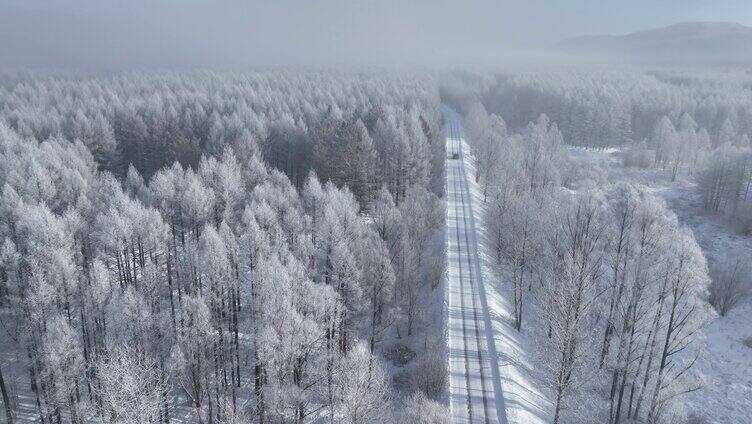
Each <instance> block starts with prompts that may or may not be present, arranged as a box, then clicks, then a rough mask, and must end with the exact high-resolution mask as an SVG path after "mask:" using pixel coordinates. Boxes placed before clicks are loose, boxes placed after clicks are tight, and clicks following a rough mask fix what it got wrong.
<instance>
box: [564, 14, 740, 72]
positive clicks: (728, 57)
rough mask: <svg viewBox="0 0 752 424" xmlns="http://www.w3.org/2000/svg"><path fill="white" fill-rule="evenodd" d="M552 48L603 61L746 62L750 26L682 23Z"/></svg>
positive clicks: (566, 42) (588, 38)
mask: <svg viewBox="0 0 752 424" xmlns="http://www.w3.org/2000/svg"><path fill="white" fill-rule="evenodd" d="M553 48H554V49H555V50H558V51H559V52H562V53H565V54H579V55H585V56H590V57H591V58H593V59H601V60H606V61H625V62H638V63H683V64H749V63H752V27H748V26H745V25H742V24H739V23H736V22H682V23H678V24H673V25H669V26H666V27H661V28H654V29H649V30H644V31H637V32H632V33H628V34H624V35H606V34H603V35H583V36H578V37H573V38H568V39H565V40H562V41H561V42H559V43H557V44H555V45H554V46H553Z"/></svg>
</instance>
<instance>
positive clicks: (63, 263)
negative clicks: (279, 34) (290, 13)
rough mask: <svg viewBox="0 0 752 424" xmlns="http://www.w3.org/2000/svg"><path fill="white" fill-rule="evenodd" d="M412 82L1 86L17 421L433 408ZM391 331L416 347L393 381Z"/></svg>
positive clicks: (430, 271)
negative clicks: (25, 399)
mask: <svg viewBox="0 0 752 424" xmlns="http://www.w3.org/2000/svg"><path fill="white" fill-rule="evenodd" d="M417 81H418V80H417V79H414V78H410V77H401V76H392V77H389V78H381V77H374V76H367V75H362V76H345V75H333V76H326V75H324V74H294V73H282V74H281V75H276V76H275V75H272V74H251V75H232V74H195V75H181V74H166V75H156V76H155V75H149V76H147V75H140V74H128V75H119V76H109V77H99V78H93V79H78V78H76V77H66V78H55V77H53V78H40V79H29V80H24V81H22V82H19V83H18V84H16V85H13V86H12V87H11V88H5V89H3V90H4V91H2V92H0V105H1V106H0V109H1V110H2V112H1V115H2V119H3V120H4V121H5V122H7V125H5V124H3V125H0V187H2V194H1V196H2V197H1V198H0V240H2V243H1V244H0V246H1V249H0V311H1V312H2V320H3V322H4V324H6V323H7V325H6V330H8V333H7V334H8V336H7V337H10V339H9V340H8V343H4V345H5V346H13V345H15V346H18V349H19V352H18V353H19V354H21V355H22V357H24V358H25V362H26V363H25V364H24V365H25V366H26V368H27V369H26V370H25V373H26V375H28V386H27V387H30V388H31V392H30V393H31V395H32V399H33V403H34V404H35V408H36V415H37V417H38V419H39V420H40V422H44V423H60V422H73V423H77V422H87V421H90V420H96V421H101V422H168V421H169V420H170V418H171V417H175V416H178V415H180V416H182V415H185V414H190V415H192V416H193V417H194V419H196V420H197V421H198V422H208V423H220V422H221V423H232V422H238V423H240V422H249V421H252V422H304V421H307V420H311V419H314V418H316V417H319V418H321V419H326V420H327V421H329V422H350V423H366V422H385V421H395V420H404V421H405V422H413V421H412V418H410V417H416V416H418V417H426V419H429V420H432V419H433V420H438V421H435V422H443V421H442V420H445V418H444V416H445V415H446V411H445V410H444V409H443V406H441V405H440V404H439V403H437V402H436V401H435V400H436V399H441V398H442V396H444V394H445V390H446V379H447V376H446V366H445V363H444V360H443V356H442V355H441V354H438V355H437V354H436V353H437V352H442V351H443V345H442V343H441V341H440V340H441V337H440V335H439V334H438V333H435V334H434V332H439V331H440V328H439V329H437V328H434V327H435V325H434V324H435V323H434V322H433V321H432V320H433V318H432V313H440V312H436V311H433V309H436V308H438V307H440V306H438V307H434V306H432V305H429V304H427V303H426V302H427V301H428V300H429V299H430V298H431V296H432V295H431V294H432V293H433V292H434V290H435V289H436V288H437V286H438V281H439V278H440V275H441V272H442V271H443V251H442V245H441V231H442V229H443V226H444V213H443V207H442V204H441V201H440V200H439V198H438V197H437V195H436V194H434V192H433V191H432V188H433V186H432V181H440V180H441V171H442V169H441V163H440V160H441V158H443V154H437V155H434V154H433V153H434V150H433V149H436V150H439V149H440V151H441V152H443V147H442V146H443V144H440V143H443V141H441V134H440V133H438V132H437V131H436V130H435V129H436V128H439V125H438V112H437V110H438V102H437V101H436V100H437V97H436V96H435V94H432V92H431V91H430V89H427V88H426V87H427V86H426V85H423V84H422V83H419V82H417ZM434 158H436V159H435V160H434ZM437 161H438V162H437ZM437 173H438V175H437ZM4 337H6V336H4ZM429 340H430V341H429ZM397 343H401V344H404V345H406V346H408V347H409V348H412V349H413V350H418V347H420V350H419V351H417V352H413V354H415V353H417V355H418V356H417V358H416V359H415V360H414V361H413V362H412V363H411V364H408V366H405V367H404V373H406V377H407V382H406V383H405V382H404V381H403V382H402V383H401V385H400V387H395V385H394V384H393V378H392V377H394V375H393V374H394V372H395V371H394V370H392V369H391V368H390V367H387V366H386V364H385V362H384V357H385V355H386V354H387V353H388V351H389V349H391V348H392V347H393V345H394V344H397ZM408 350H409V349H408ZM6 366H7V364H0V369H2V368H5V367H6ZM2 371H6V373H5V375H6V376H7V375H8V372H7V368H5V369H3V370H2ZM400 377H402V380H405V378H404V377H405V375H401V376H400ZM6 381H7V379H6ZM397 389H402V390H405V393H410V392H412V391H413V390H414V391H415V393H416V394H415V395H414V396H413V397H412V398H410V400H409V401H406V402H404V407H403V406H402V402H401V399H399V397H396V396H394V395H393V394H394V391H395V390H397ZM21 391H23V390H21ZM16 392H18V391H16ZM4 403H5V405H6V406H10V405H11V404H14V405H16V406H17V403H16V402H13V401H11V402H4ZM186 405H187V406H186ZM13 419H14V411H13V410H12V409H9V410H8V420H9V421H13ZM432 422H433V421H432Z"/></svg>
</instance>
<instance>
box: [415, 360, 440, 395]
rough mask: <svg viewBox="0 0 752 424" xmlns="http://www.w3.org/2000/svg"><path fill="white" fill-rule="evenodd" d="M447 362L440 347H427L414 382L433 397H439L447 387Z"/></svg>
mask: <svg viewBox="0 0 752 424" xmlns="http://www.w3.org/2000/svg"><path fill="white" fill-rule="evenodd" d="M447 374H448V371H447V364H446V360H445V359H444V356H443V355H442V354H441V353H440V351H439V350H438V349H427V350H426V351H425V352H424V353H423V355H422V356H421V358H420V361H419V362H418V366H417V367H416V368H415V373H414V374H413V383H414V385H415V387H417V388H418V389H420V391H421V392H423V393H425V395H426V396H428V397H429V398H431V399H439V398H440V397H441V395H442V393H443V392H444V390H446V387H447V377H448V376H447Z"/></svg>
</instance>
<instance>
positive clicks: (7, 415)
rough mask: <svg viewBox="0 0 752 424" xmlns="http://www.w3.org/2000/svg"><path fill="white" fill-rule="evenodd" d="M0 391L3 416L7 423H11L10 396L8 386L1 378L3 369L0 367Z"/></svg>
mask: <svg viewBox="0 0 752 424" xmlns="http://www.w3.org/2000/svg"><path fill="white" fill-rule="evenodd" d="M0 392H1V393H2V395H3V405H5V418H6V421H8V424H13V409H12V408H11V406H10V396H9V395H8V388H7V387H6V386H5V379H4V378H3V369H2V368H0Z"/></svg>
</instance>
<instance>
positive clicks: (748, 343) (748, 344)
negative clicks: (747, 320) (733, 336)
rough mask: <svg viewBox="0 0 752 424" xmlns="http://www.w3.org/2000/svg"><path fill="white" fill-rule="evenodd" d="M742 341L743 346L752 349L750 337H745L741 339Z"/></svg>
mask: <svg viewBox="0 0 752 424" xmlns="http://www.w3.org/2000/svg"><path fill="white" fill-rule="evenodd" d="M742 343H743V344H744V346H747V347H748V348H750V349H752V337H747V338H746V339H744V341H742Z"/></svg>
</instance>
